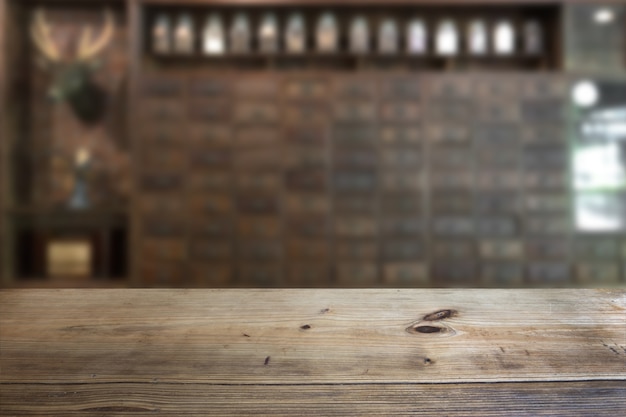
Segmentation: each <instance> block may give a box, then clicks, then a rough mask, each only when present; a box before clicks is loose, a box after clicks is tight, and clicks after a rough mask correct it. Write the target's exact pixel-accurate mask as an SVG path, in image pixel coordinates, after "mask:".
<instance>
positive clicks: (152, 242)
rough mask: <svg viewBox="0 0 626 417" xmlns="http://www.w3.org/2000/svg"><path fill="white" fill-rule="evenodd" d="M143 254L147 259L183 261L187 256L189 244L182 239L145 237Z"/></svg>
mask: <svg viewBox="0 0 626 417" xmlns="http://www.w3.org/2000/svg"><path fill="white" fill-rule="evenodd" d="M142 256H143V258H142V259H144V260H145V261H157V260H159V261H166V262H176V261H183V260H185V258H186V257H187V246H186V245H185V241H184V240H182V239H144V240H143V242H142Z"/></svg>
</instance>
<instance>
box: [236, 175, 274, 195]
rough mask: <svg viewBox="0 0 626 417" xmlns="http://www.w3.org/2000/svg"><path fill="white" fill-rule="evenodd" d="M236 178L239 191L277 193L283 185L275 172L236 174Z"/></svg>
mask: <svg viewBox="0 0 626 417" xmlns="http://www.w3.org/2000/svg"><path fill="white" fill-rule="evenodd" d="M236 178H237V188H238V189H239V190H249V191H263V192H277V191H278V190H279V189H280V187H281V186H282V184H283V181H282V177H281V175H280V174H278V173H276V172H238V173H237V176H236Z"/></svg>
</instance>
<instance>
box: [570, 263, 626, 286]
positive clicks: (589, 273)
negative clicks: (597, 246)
mask: <svg viewBox="0 0 626 417" xmlns="http://www.w3.org/2000/svg"><path fill="white" fill-rule="evenodd" d="M576 280H577V282H578V284H581V285H615V284H618V283H619V282H620V274H619V265H617V264H611V263H582V264H577V265H576Z"/></svg>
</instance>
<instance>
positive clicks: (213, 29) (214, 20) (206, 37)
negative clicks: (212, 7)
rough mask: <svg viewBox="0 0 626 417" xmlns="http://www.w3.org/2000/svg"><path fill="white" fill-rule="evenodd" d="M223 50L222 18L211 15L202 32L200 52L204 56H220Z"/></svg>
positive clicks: (214, 14)
mask: <svg viewBox="0 0 626 417" xmlns="http://www.w3.org/2000/svg"><path fill="white" fill-rule="evenodd" d="M225 49H226V48H225V45H224V27H223V25H222V18H221V17H220V15H218V14H216V13H213V14H211V15H210V16H209V17H208V18H207V20H206V23H205V25H204V30H203V32H202V52H203V53H204V54H205V55H222V54H224V52H225Z"/></svg>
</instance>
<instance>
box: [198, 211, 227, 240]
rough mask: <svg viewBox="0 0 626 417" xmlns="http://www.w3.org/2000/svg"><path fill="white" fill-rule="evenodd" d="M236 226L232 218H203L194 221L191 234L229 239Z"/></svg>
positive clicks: (224, 216) (223, 216)
mask: <svg viewBox="0 0 626 417" xmlns="http://www.w3.org/2000/svg"><path fill="white" fill-rule="evenodd" d="M233 230H234V225H233V220H232V217H231V216H228V215H222V216H219V217H216V216H210V217H209V216H202V217H199V218H196V219H194V220H193V228H192V230H191V232H192V233H193V235H194V236H202V237H206V238H215V239H217V238H223V239H227V238H230V237H231V236H232V235H233Z"/></svg>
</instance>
